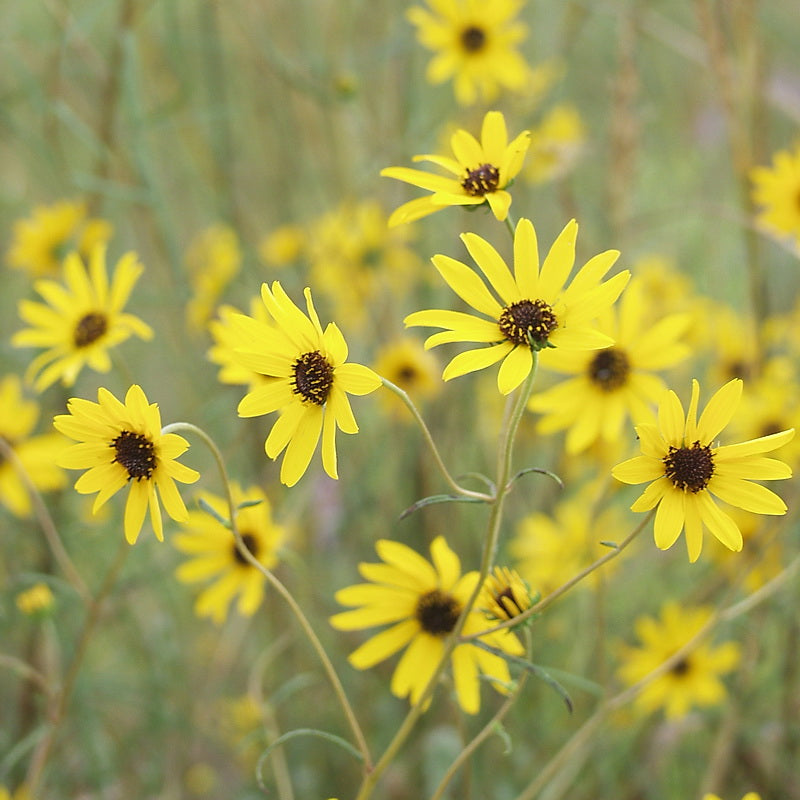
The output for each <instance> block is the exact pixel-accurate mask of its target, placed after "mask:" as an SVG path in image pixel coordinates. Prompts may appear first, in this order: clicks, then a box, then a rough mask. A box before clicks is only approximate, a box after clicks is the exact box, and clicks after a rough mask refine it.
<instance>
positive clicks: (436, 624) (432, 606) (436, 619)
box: [414, 589, 461, 636]
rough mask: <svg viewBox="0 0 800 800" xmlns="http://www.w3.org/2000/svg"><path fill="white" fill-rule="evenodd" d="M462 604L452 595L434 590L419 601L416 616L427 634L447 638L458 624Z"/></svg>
mask: <svg viewBox="0 0 800 800" xmlns="http://www.w3.org/2000/svg"><path fill="white" fill-rule="evenodd" d="M460 614H461V604H460V603H459V602H458V600H456V599H455V597H453V596H452V595H449V594H445V593H444V592H441V591H439V589H434V590H433V591H431V592H428V593H427V594H423V595H422V596H421V597H420V598H419V600H417V608H416V611H415V612H414V616H415V617H416V618H417V622H419V624H420V627H421V628H422V630H423V631H425V633H430V634H431V635H432V636H446V635H447V634H448V633H450V632H451V631H452V630H453V628H455V626H456V622H458V617H459V615H460Z"/></svg>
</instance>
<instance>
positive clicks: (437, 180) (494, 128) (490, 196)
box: [381, 111, 530, 227]
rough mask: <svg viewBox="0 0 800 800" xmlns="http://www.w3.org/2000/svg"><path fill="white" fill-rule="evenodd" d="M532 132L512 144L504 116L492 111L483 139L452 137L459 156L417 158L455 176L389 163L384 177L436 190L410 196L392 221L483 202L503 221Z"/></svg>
mask: <svg viewBox="0 0 800 800" xmlns="http://www.w3.org/2000/svg"><path fill="white" fill-rule="evenodd" d="M529 136H530V134H529V133H528V131H523V132H522V133H521V134H519V136H517V137H516V138H515V139H514V140H513V141H512V142H511V143H510V144H509V142H508V133H507V131H506V121H505V117H503V115H502V114H501V113H500V112H499V111H490V112H488V113H487V114H486V116H485V117H484V118H483V126H482V128H481V140H480V142H479V141H478V140H477V139H476V138H475V137H474V136H473V135H472V134H471V133H469V132H468V131H465V130H463V129H459V130H457V131H456V132H455V133H454V134H453V136H452V138H451V140H450V146H451V147H452V149H453V156H454V158H450V157H448V156H438V155H421V156H414V161H430V162H431V163H432V164H435V165H436V166H437V167H440V168H441V169H443V170H444V171H445V172H449V173H450V174H451V176H452V177H447V176H444V175H436V174H435V173H432V172H424V171H423V170H419V169H410V168H409V167H386V168H385V169H382V170H381V175H383V176H384V177H386V178H395V179H396V180H399V181H403V182H404V183H410V184H411V185H412V186H418V187H419V188H421V189H427V190H428V191H430V192H433V194H431V195H429V196H426V197H418V198H417V199H416V200H410V201H409V202H407V203H404V204H403V205H402V206H400V207H399V208H397V209H395V211H394V212H393V213H392V215H391V216H390V217H389V225H390V227H393V226H395V225H401V224H403V223H405V222H414V220H417V219H420V218H422V217H426V216H428V215H429V214H433V213H435V212H436V211H441V210H442V209H443V208H446V207H447V206H479V205H483V204H484V203H488V205H489V207H490V208H491V209H492V213H493V214H494V216H495V217H496V218H497V219H498V220H501V221H502V220H504V219H505V218H506V217H507V216H508V209H509V207H510V206H511V194H510V193H509V192H508V191H506V187H507V186H508V184H509V183H510V182H511V181H512V180H513V179H514V178H515V177H516V175H517V174H518V173H519V171H520V169H522V164H523V162H524V160H525V153H526V152H527V150H528V143H529Z"/></svg>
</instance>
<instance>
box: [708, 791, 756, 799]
mask: <svg viewBox="0 0 800 800" xmlns="http://www.w3.org/2000/svg"><path fill="white" fill-rule="evenodd" d="M703 800H721V798H720V797H719V796H718V795H715V794H704V795H703ZM742 800H761V795H760V794H757V793H756V792H748V793H747V794H746V795H745V796H744V797H743V798H742Z"/></svg>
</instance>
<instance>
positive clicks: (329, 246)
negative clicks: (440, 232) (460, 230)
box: [306, 200, 422, 331]
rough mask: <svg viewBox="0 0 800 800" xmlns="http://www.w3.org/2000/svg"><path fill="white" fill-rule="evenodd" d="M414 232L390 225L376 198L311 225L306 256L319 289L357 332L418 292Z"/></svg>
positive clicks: (418, 264) (346, 206)
mask: <svg viewBox="0 0 800 800" xmlns="http://www.w3.org/2000/svg"><path fill="white" fill-rule="evenodd" d="M413 237H414V231H413V230H412V229H411V228H409V227H407V226H405V227H401V228H389V227H388V226H387V218H386V214H385V213H384V211H383V209H382V208H381V206H380V204H378V203H377V202H375V201H374V200H366V201H363V202H360V203H352V202H345V203H342V204H341V205H340V206H339V207H338V208H336V209H334V210H333V211H330V212H328V213H327V214H323V215H322V216H321V217H320V218H319V219H318V220H316V221H315V222H313V223H312V224H311V225H310V226H309V243H308V245H307V248H306V255H307V257H308V260H309V263H310V266H311V282H312V283H313V285H314V291H315V292H321V293H323V294H324V295H325V296H326V297H328V298H330V299H331V300H332V301H333V308H334V314H335V316H336V317H338V318H341V319H346V320H347V321H348V326H349V327H350V328H351V329H352V330H356V331H358V330H361V329H363V328H364V327H365V325H369V324H371V325H381V324H382V320H383V319H385V317H386V315H387V307H388V308H390V307H392V304H396V303H398V302H400V301H401V300H402V299H403V298H404V297H406V296H407V295H408V294H409V293H410V292H412V291H413V289H414V286H415V284H416V281H417V278H418V275H419V273H420V270H421V266H422V265H421V261H420V258H419V256H418V255H417V254H416V252H415V251H414V250H413V249H412V247H411V242H412V240H413Z"/></svg>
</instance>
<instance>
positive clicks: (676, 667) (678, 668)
mask: <svg viewBox="0 0 800 800" xmlns="http://www.w3.org/2000/svg"><path fill="white" fill-rule="evenodd" d="M690 667H691V665H690V664H689V659H688V658H682V659H681V660H680V661H677V662H676V663H675V664H673V665H672V669H671V670H670V672H671V673H672V674H673V675H677V676H678V677H683V676H684V675H686V674H687V673H688V672H689V669H690Z"/></svg>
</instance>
